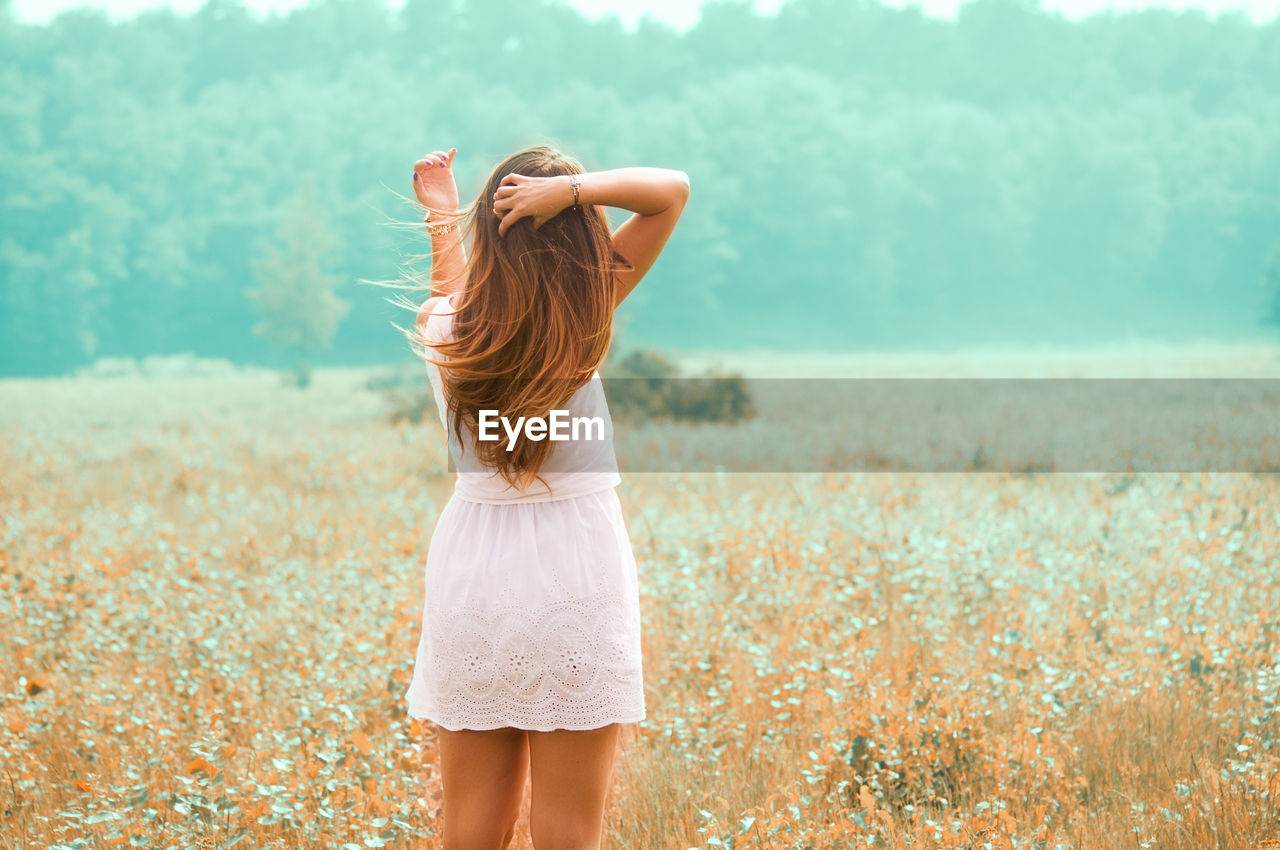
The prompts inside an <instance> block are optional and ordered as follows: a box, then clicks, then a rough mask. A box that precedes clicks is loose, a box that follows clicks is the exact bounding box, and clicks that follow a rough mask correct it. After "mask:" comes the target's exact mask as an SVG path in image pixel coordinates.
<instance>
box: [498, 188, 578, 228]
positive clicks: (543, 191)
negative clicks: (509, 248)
mask: <svg viewBox="0 0 1280 850" xmlns="http://www.w3.org/2000/svg"><path fill="white" fill-rule="evenodd" d="M572 203H573V189H572V188H571V187H570V186H569V175H567V174H564V175H557V176H555V177H525V176H524V175H523V174H508V175H507V176H506V177H503V178H502V183H501V184H500V185H499V186H498V191H497V192H496V193H495V194H494V196H493V214H494V215H496V216H497V217H498V218H500V219H502V221H501V222H499V223H498V235H499V236H504V235H506V232H507V229H508V228H510V227H511V225H513V224H515V223H516V222H517V221H519V220H520V219H522V218H524V217H525V216H531V217H532V218H533V226H534V229H535V230H536V229H537V228H539V227H542V225H544V224H546V223H547V222H548V221H550V220H551V219H553V218H555V217H556V216H557V215H559V214H560V212H561V210H563V209H564V208H565V207H567V206H569V205H571V204H572Z"/></svg>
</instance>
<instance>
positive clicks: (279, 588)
mask: <svg viewBox="0 0 1280 850" xmlns="http://www.w3.org/2000/svg"><path fill="white" fill-rule="evenodd" d="M367 377H368V376H367V374H366V373H365V372H362V371H361V370H320V371H318V372H317V373H316V375H315V379H314V382H313V385H312V387H310V388H309V389H306V390H299V389H296V388H285V387H282V386H280V384H279V382H278V379H277V378H276V377H275V376H273V375H271V374H269V373H246V374H242V375H235V376H224V377H207V378H198V379H197V378H191V379H186V380H184V379H181V378H177V377H174V378H164V379H134V378H118V379H90V378H77V379H57V380H44V381H23V380H9V381H0V428H2V429H3V430H2V431H0V433H2V435H3V447H4V448H3V457H0V462H3V469H4V473H3V478H2V479H0V500H2V504H3V508H4V512H3V516H4V525H3V527H2V529H0V590H2V591H3V593H4V595H5V597H6V599H5V602H4V603H3V605H4V608H3V609H2V610H3V611H4V615H3V628H0V657H3V659H4V663H3V665H2V667H0V692H2V693H3V709H2V711H3V715H2V716H0V766H2V773H0V848H10V847H24V848H25V847H52V846H61V847H98V846H144V847H145V846H153V847H160V846H208V847H232V846H236V847H254V848H258V847H325V848H328V847H344V846H353V847H372V846H384V845H385V846H404V847H419V846H421V847H435V846H438V838H437V836H438V832H439V820H438V812H439V805H440V790H439V776H438V772H437V765H436V751H435V739H434V730H433V729H432V727H431V725H430V724H428V723H422V722H419V721H414V720H411V719H409V718H408V717H407V716H406V714H405V707H404V703H403V700H402V695H403V693H404V690H405V688H406V687H407V685H408V678H409V675H410V673H411V671H412V662H413V653H414V650H415V648H416V645H417V639H418V630H419V627H420V619H419V618H420V616H421V612H422V595H421V594H422V590H423V586H422V569H423V563H424V559H425V555H426V548H427V543H428V540H429V536H430V532H431V529H432V527H433V525H434V522H435V519H436V516H437V515H438V512H439V510H440V508H441V507H442V505H443V503H444V501H445V499H446V498H447V497H448V493H449V489H450V487H451V481H450V478H449V473H448V470H447V467H446V458H445V455H444V450H443V445H442V431H441V429H440V426H439V425H438V424H437V423H435V422H426V423H424V424H421V425H416V426H415V425H410V424H408V423H404V422H401V423H399V424H396V425H392V424H390V423H389V422H387V421H386V417H385V415H384V410H383V405H382V400H381V399H380V398H379V396H378V395H377V394H376V393H373V392H370V391H368V390H367V389H366V388H365V382H366V380H367ZM669 427H671V428H675V427H676V426H669ZM646 433H647V432H646ZM646 438H653V434H649V433H647V437H646ZM624 478H625V481H624V484H623V487H622V488H621V491H620V495H621V497H622V501H623V506H624V509H625V510H626V513H627V521H628V526H629V528H630V530H631V533H632V537H633V541H634V546H635V550H636V554H637V559H638V563H639V568H640V582H641V605H642V612H643V617H644V653H645V680H646V692H647V704H648V717H647V718H646V720H645V721H644V722H643V723H641V724H638V725H637V726H635V727H631V728H630V729H629V730H628V734H627V735H626V736H624V740H623V743H622V745H621V750H622V752H621V759H620V761H619V766H618V771H617V783H616V787H615V790H614V792H613V794H612V796H611V801H610V807H609V812H608V815H607V822H606V838H607V841H606V843H607V846H610V847H618V848H664V849H665V848H689V847H698V848H706V847H735V848H746V847H751V848H793V847H794V848H844V847H913V848H916V847H929V848H932V847H957V848H961V847H963V848H983V847H991V848H1024V847H1028V848H1029V847H1036V848H1055V847H1073V848H1142V847H1151V848H1188V850H1189V848H1207V847H1222V848H1250V850H1253V848H1262V847H1267V846H1274V845H1275V843H1276V842H1277V841H1278V840H1280V803H1278V802H1277V795H1278V794H1280V715H1278V714H1277V702H1278V701H1280V614H1277V612H1280V581H1278V580H1277V579H1278V578H1280V576H1278V567H1277V561H1278V559H1280V554H1278V553H1280V523H1278V522H1277V517H1278V516H1280V480H1278V477H1277V476H1276V475H1275V474H1246V473H1240V474H1229V473H1215V474H1208V473H1196V474H1182V473H1159V474H1157V473H1151V474H1119V473H1114V474H1093V473H1090V474H1062V473H1059V474H1044V473H1039V472H1034V471H1032V472H1026V473H998V472H988V473H976V472H975V473H967V474H962V473H952V474H942V473H932V474H930V473H893V472H883V473H872V472H868V473H828V474H789V475H781V474H772V475H771V474H748V473H738V474H714V473H707V474H674V473H652V474H627V475H625V476H624ZM517 846H518V847H525V848H527V847H529V846H530V845H529V842H528V837H527V831H526V830H524V829H522V831H521V833H520V837H519V839H518V841H517Z"/></svg>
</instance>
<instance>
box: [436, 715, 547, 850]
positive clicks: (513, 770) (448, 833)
mask: <svg viewBox="0 0 1280 850" xmlns="http://www.w3.org/2000/svg"><path fill="white" fill-rule="evenodd" d="M439 742H440V780H441V784H442V785H443V787H444V837H445V842H444V843H445V847H447V848H453V847H459V848H471V847H500V846H503V840H504V838H506V837H508V836H509V833H510V830H511V827H512V825H513V824H514V823H515V821H516V818H517V817H518V816H519V814H520V802H521V800H522V799H523V796H524V783H525V776H526V768H527V766H528V763H529V742H528V738H527V737H526V733H525V731H524V730H523V729H493V730H487V731H476V730H470V729H463V730H460V731H457V732H451V731H449V730H448V729H440V730H439Z"/></svg>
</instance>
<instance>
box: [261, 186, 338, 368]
mask: <svg viewBox="0 0 1280 850" xmlns="http://www.w3.org/2000/svg"><path fill="white" fill-rule="evenodd" d="M339 247H340V243H339V240H338V238H337V236H335V235H334V233H333V232H332V231H331V230H330V227H329V224H328V222H327V221H326V218H325V212H324V210H323V209H322V208H321V206H320V204H319V203H318V202H317V200H316V189H315V185H314V184H313V183H312V182H311V181H310V180H307V181H304V182H303V184H302V186H301V188H300V189H299V190H298V192H297V194H296V195H295V196H294V198H293V200H292V201H291V202H290V203H289V204H288V206H286V208H285V209H284V211H283V214H282V216H281V219H280V228H279V230H278V231H277V232H276V237H275V239H274V240H272V241H265V242H263V243H262V248H261V251H262V253H261V254H260V255H259V257H258V259H256V260H255V261H254V263H253V270H254V273H255V274H256V275H257V277H258V283H259V284H260V286H259V287H258V288H257V289H247V290H245V294H246V295H248V296H249V298H251V299H252V300H253V301H254V304H255V305H256V306H257V309H258V313H259V315H260V316H261V317H262V321H261V322H259V323H258V324H256V325H254V327H253V332H254V333H255V334H258V335H259V336H265V337H266V338H267V339H268V340H270V342H271V343H272V344H273V345H275V346H276V347H278V348H282V349H285V350H287V351H290V352H292V353H293V355H294V357H295V365H294V374H295V375H296V378H297V383H298V386H303V387H305V386H306V385H307V384H308V383H309V382H310V365H309V364H308V362H307V358H308V355H309V354H310V353H311V352H312V351H315V350H316V349H320V348H327V347H328V346H329V344H330V343H331V342H332V340H333V335H334V333H335V332H336V331H337V329H338V323H339V322H341V321H342V318H343V316H345V315H346V314H347V311H348V310H350V309H351V302H349V301H343V300H342V299H340V298H338V296H337V295H336V294H334V288H335V287H337V286H338V284H340V283H342V281H343V278H342V276H340V275H337V274H332V273H330V271H329V270H328V265H329V255H330V254H331V253H333V252H335V251H337V250H338V249H339Z"/></svg>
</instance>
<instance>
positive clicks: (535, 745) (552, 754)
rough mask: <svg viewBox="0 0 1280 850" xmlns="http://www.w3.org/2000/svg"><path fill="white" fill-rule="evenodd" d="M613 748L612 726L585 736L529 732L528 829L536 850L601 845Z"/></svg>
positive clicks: (591, 849) (573, 849) (614, 729)
mask: <svg viewBox="0 0 1280 850" xmlns="http://www.w3.org/2000/svg"><path fill="white" fill-rule="evenodd" d="M617 743H618V726H617V724H613V725H610V726H605V727H604V728H602V729H590V730H587V731H584V732H570V731H567V730H563V729H558V730H555V731H553V732H530V733H529V768H530V771H531V773H532V775H533V789H532V794H533V800H532V809H531V811H530V813H529V828H530V831H531V832H532V833H533V846H534V847H535V848H537V850H596V848H598V847H599V846H600V832H601V830H602V828H603V825H604V807H605V798H606V797H607V796H608V793H609V786H610V784H611V783H612V781H613V757H614V753H615V752H616V748H617Z"/></svg>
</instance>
